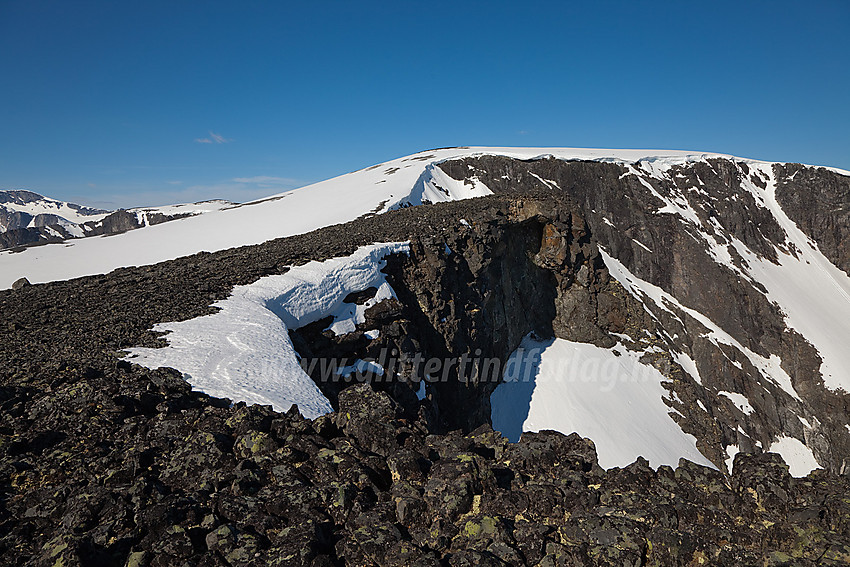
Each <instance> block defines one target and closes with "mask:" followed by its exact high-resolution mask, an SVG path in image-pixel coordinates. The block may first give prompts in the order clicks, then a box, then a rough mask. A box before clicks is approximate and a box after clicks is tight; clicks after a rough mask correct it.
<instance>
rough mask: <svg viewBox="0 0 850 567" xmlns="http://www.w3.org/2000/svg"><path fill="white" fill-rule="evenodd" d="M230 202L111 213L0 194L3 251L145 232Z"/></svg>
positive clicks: (31, 195)
mask: <svg viewBox="0 0 850 567" xmlns="http://www.w3.org/2000/svg"><path fill="white" fill-rule="evenodd" d="M233 205H234V203H231V202H229V201H222V200H214V201H204V202H202V203H191V204H182V205H167V206H163V207H139V208H135V209H127V210H125V209H119V210H117V211H107V210H102V209H93V208H90V207H83V206H81V205H76V204H74V203H67V202H64V201H57V200H56V199H51V198H49V197H44V196H42V195H39V194H38V193H34V192H32V191H25V190H6V191H3V190H0V250H4V249H9V248H15V247H18V246H24V245H31V244H35V243H39V244H42V243H48V242H52V243H56V242H62V241H64V240H66V239H70V238H83V237H86V236H102V235H105V234H115V233H118V232H125V231H127V230H133V229H136V228H144V227H146V226H151V225H155V224H159V223H163V222H166V221H169V220H174V219H178V218H185V217H187V216H194V215H198V214H203V213H206V212H210V211H216V210H219V209H221V208H224V207H229V206H233Z"/></svg>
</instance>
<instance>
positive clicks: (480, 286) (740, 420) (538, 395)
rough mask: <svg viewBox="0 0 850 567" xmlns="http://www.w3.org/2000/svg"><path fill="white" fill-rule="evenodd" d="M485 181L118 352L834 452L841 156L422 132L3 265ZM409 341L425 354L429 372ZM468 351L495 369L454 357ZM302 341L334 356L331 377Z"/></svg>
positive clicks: (232, 377) (651, 442) (724, 443)
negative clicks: (385, 152) (402, 152)
mask: <svg viewBox="0 0 850 567" xmlns="http://www.w3.org/2000/svg"><path fill="white" fill-rule="evenodd" d="M474 197H484V199H481V200H476V201H475V203H479V204H478V205H476V207H478V208H472V209H469V210H468V211H469V212H468V214H465V213H462V212H460V213H459V211H465V210H467V209H463V208H460V207H461V205H460V204H458V205H457V206H456V207H455V206H448V205H446V206H444V207H443V208H440V207H439V206H437V207H423V208H422V211H423V213H422V214H423V215H426V212H425V211H428V212H427V216H426V217H423V218H424V219H425V220H423V221H421V222H425V223H428V224H427V227H424V226H421V225H416V226H415V227H414V226H413V225H411V226H410V227H409V229H408V227H407V226H406V225H404V224H403V223H404V222H407V221H403V220H399V221H398V222H399V223H402V224H401V225H400V226H396V227H394V228H393V229H392V231H390V232H392V234H393V235H394V236H395V237H394V238H393V240H392V241H389V240H382V239H381V237H380V235H379V233H378V232H376V233H375V235H374V237H373V238H374V240H375V241H378V243H377V244H374V245H371V246H367V247H362V248H360V249H358V250H356V251H354V250H351V251H349V252H348V253H346V254H342V255H337V256H336V257H334V258H327V257H323V255H322V254H320V253H318V252H316V253H315V254H314V256H313V258H312V259H315V260H316V261H314V262H311V263H308V264H306V265H303V266H296V267H292V268H291V269H289V270H288V271H287V272H286V273H285V274H283V275H269V276H267V277H265V278H261V279H259V280H257V281H256V282H254V283H248V284H246V285H244V286H240V287H237V288H235V289H234V290H233V293H232V296H231V297H230V298H229V299H226V300H223V301H219V302H218V303H217V304H216V306H217V307H218V308H219V309H220V310H219V312H218V313H216V314H213V315H208V316H205V317H201V318H197V319H189V320H186V321H181V322H167V321H162V322H161V324H160V325H158V326H157V327H156V330H157V331H166V332H169V333H170V334H168V335H167V337H166V340H167V341H168V343H169V345H170V346H168V347H166V348H150V347H146V348H135V349H132V352H131V358H130V359H129V360H131V361H133V362H136V363H139V364H143V365H146V366H149V367H152V368H156V367H159V366H171V367H174V368H177V369H178V370H180V371H181V372H183V373H184V374H185V375H186V376H187V377H188V379H189V381H190V382H191V383H192V384H193V385H194V386H195V387H197V388H200V389H202V390H203V391H205V392H207V393H210V394H212V395H218V396H226V397H230V398H232V399H237V400H244V401H248V402H252V403H263V404H271V405H273V406H274V407H275V408H276V409H279V410H286V409H287V408H288V407H289V406H290V405H291V404H293V403H294V404H298V406H299V408H300V409H301V411H302V413H305V415H309V416H316V415H319V414H321V413H323V412H326V411H328V410H330V409H331V408H332V407H335V405H336V403H337V395H338V394H339V391H340V389H341V388H342V387H344V386H345V385H346V384H347V382H346V378H353V377H361V378H362V377H363V376H372V377H373V378H375V377H378V378H379V379H377V380H376V381H377V382H378V383H380V384H383V385H382V386H378V387H380V388H382V389H385V390H387V391H388V392H390V393H391V394H392V395H393V397H394V398H395V399H396V400H397V401H398V402H399V403H400V404H402V405H404V406H405V407H406V408H408V409H409V410H410V411H412V412H413V413H416V412H417V411H420V410H421V411H424V412H425V413H426V414H428V415H429V416H430V419H432V420H433V422H434V423H435V424H437V425H435V427H440V426H442V427H447V428H451V427H461V428H472V427H474V426H475V425H477V424H479V423H480V422H481V421H482V420H484V421H486V420H489V419H492V422H493V424H494V426H495V427H496V428H497V429H500V430H501V431H503V432H504V433H505V434H506V435H508V436H509V437H513V438H516V437H517V436H518V435H519V433H521V432H522V431H536V430H541V429H555V430H559V431H563V432H565V433H570V432H572V431H577V432H578V433H579V434H581V435H583V436H586V437H590V438H591V439H593V440H594V441H595V442H596V445H597V450H598V452H599V459H600V463H601V464H602V465H603V466H605V467H612V466H624V465H626V464H628V463H630V462H632V461H634V459H635V458H636V457H638V456H644V457H646V458H647V459H648V460H649V461H650V463H651V464H652V465H653V466H659V465H662V464H672V465H675V464H676V463H677V462H678V460H679V459H680V458H683V457H684V458H687V459H689V460H692V461H695V462H698V463H701V464H704V465H707V466H712V467H715V468H718V469H721V470H724V471H727V472H728V471H729V469H730V468H731V465H732V462H733V460H734V456H735V455H736V454H737V453H738V452H739V451H743V452H760V451H774V452H778V453H780V454H781V455H782V456H783V458H785V460H786V461H787V462H788V463H789V465H790V466H791V470H792V473H794V474H795V475H805V474H807V473H808V472H809V471H811V470H812V469H814V468H817V467H822V468H828V469H831V470H835V471H838V470H839V469H841V468H842V467H843V466H845V461H844V460H845V458H846V457H847V456H848V455H850V420H848V412H847V407H848V405H847V404H848V401H850V398H848V394H847V392H848V391H850V350H848V349H847V348H846V346H845V343H846V340H847V337H848V336H850V277H848V275H847V271H848V269H850V248H848V244H847V243H848V242H850V216H849V215H848V214H847V212H846V211H847V208H846V207H847V205H848V202H850V173H848V172H845V171H841V170H834V169H828V168H818V167H809V166H803V165H799V164H774V163H766V162H760V161H755V160H748V159H742V158H736V157H732V156H726V155H718V154H703V153H697V152H669V151H642V150H581V149H541V148H521V149H511V148H451V149H441V150H433V151H429V152H423V153H420V154H415V155H413V156H408V157H404V158H399V159H397V160H393V161H391V162H387V163H384V164H380V165H376V166H372V167H369V168H366V169H363V170H360V171H357V172H353V173H350V174H347V175H344V176H341V177H338V178H335V179H331V180H328V181H325V182H322V183H318V184H315V185H312V186H308V187H304V188H301V189H298V190H295V191H290V192H287V193H284V194H281V195H277V196H273V197H270V198H268V199H263V200H260V201H256V202H253V203H246V204H244V205H239V206H232V207H222V208H220V209H219V210H215V211H211V212H208V213H206V214H203V215H197V216H190V217H187V218H182V219H179V220H175V221H173V222H169V223H165V224H159V225H156V226H151V227H149V228H146V229H145V230H140V231H131V232H126V233H123V234H118V235H115V236H112V237H110V238H92V239H81V240H77V241H73V242H69V243H65V244H64V245H61V246H59V245H46V246H41V247H36V248H31V249H26V250H25V251H24V252H23V253H15V254H11V253H8V252H4V253H0V277H2V281H0V285H2V286H4V287H8V286H9V285H11V283H12V282H13V281H15V280H16V279H18V278H20V277H27V278H28V279H29V281H31V282H33V283H37V282H48V281H54V280H64V279H69V278H74V277H79V276H85V275H93V274H103V273H107V272H109V271H111V270H114V269H116V268H119V267H124V266H141V265H152V264H156V263H158V262H164V261H167V260H171V259H174V258H180V257H184V256H188V255H191V254H195V253H198V252H202V251H206V252H215V251H220V250H225V249H230V248H236V247H243V246H248V245H257V244H261V243H264V242H268V241H270V240H272V239H276V238H283V237H292V236H294V235H300V234H304V233H307V232H310V231H314V230H319V229H322V228H323V227H329V226H331V225H337V224H339V223H345V222H349V221H353V223H352V224H351V228H350V229H349V230H351V231H354V233H356V234H366V235H369V234H371V233H370V232H369V231H370V230H373V229H372V228H369V227H372V226H373V225H374V223H376V222H378V221H377V220H376V218H377V217H381V218H382V219H384V220H381V222H382V223H393V222H394V219H402V217H400V216H398V215H400V214H401V213H406V211H400V209H407V208H410V207H413V208H414V209H415V208H418V207H419V206H420V205H423V204H428V203H432V204H433V203H446V202H450V201H462V200H464V199H469V198H474ZM488 199H489V200H488ZM470 206H471V205H470ZM452 207H454V208H452ZM392 211H397V212H396V213H393V212H392ZM411 214H412V213H411ZM394 215H395V216H394ZM461 215H462V216H461ZM405 218H406V217H405ZM369 223H372V224H369ZM374 226H384V225H383V224H379V225H374ZM428 227H433V228H428ZM406 230H409V233H410V234H409V235H406V233H405V231H406ZM364 231H365V232H364ZM317 234H318V233H317ZM360 238H362V236H361V237H360ZM367 238H368V236H367ZM352 252H353V253H352ZM305 254H306V256H305V258H307V259H311V256H310V254H311V253H310V251H305ZM199 261H200V260H199ZM209 261H212V260H209ZM382 352H383V353H392V352H395V353H396V354H395V355H391V356H389V359H387V357H384V359H382V358H381V353H382ZM417 355H418V356H419V357H420V359H421V361H424V360H430V359H434V360H437V363H436V365H435V366H434V367H433V368H432V369H431V370H427V369H426V368H424V367H423V366H422V365H421V364H418V365H417V364H414V362H415V358H414V357H416V356H417ZM463 357H466V359H467V360H468V361H469V367H468V368H470V369H471V368H473V367H475V368H479V367H480V365H481V364H484V363H488V362H489V363H493V364H496V365H497V366H498V369H499V372H498V376H496V379H483V378H481V377H480V376H478V375H476V376H475V377H474V378H470V376H465V375H464V373H463V370H462V368H461V361H462V360H463ZM311 360H312V361H328V360H332V361H334V364H337V363H341V362H342V361H345V364H337V366H334V369H333V371H332V373H331V374H330V375H328V373H327V369H326V368H320V367H319V366H316V365H314V366H309V364H308V365H307V366H305V364H304V361H308V362H309V361H311ZM451 360H453V361H454V362H453V363H451V364H448V363H447V361H451ZM440 361H442V362H440ZM423 364H424V363H423ZM476 364H478V365H479V366H475V365H476ZM323 372H324V376H323V375H322V373H323ZM490 378H492V376H491V377H490ZM417 408H419V409H417ZM440 424H442V425H440Z"/></svg>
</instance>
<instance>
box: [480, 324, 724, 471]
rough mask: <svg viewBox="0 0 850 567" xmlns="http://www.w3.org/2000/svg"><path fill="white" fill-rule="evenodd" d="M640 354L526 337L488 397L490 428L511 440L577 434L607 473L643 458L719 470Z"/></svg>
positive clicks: (655, 464) (653, 463)
mask: <svg viewBox="0 0 850 567" xmlns="http://www.w3.org/2000/svg"><path fill="white" fill-rule="evenodd" d="M614 351H617V352H618V353H619V355H617V354H615V352H614ZM642 354H643V353H637V352H633V351H629V350H626V349H624V348H617V347H615V348H614V349H603V348H600V347H597V346H594V345H591V344H585V343H575V342H571V341H566V340H563V339H554V340H549V341H537V340H534V339H532V338H531V337H526V339H525V340H524V341H523V343H522V345H521V346H520V348H519V349H517V351H516V352H514V354H513V356H512V357H511V360H512V361H513V362H508V363H507V364H506V368H507V369H506V372H505V375H504V376H503V378H504V380H505V381H504V382H503V383H502V384H500V385H499V386H497V387H496V390H495V391H494V392H493V394H492V395H491V396H490V405H491V408H492V419H493V428H494V429H496V430H498V431H501V432H503V433H504V434H505V435H506V436H507V437H508V438H509V439H511V441H517V440H518V437H519V433H521V432H522V431H541V430H544V429H551V430H555V431H560V432H562V433H565V434H569V433H573V432H576V433H578V434H579V435H581V436H582V437H589V438H591V439H593V442H594V443H595V444H596V451H597V453H598V455H599V465H600V466H601V467H603V468H606V469H607V468H611V467H623V466H626V465H628V464H630V463H633V462H634V461H635V459H637V458H638V457H640V456H643V457H644V458H645V459H646V460H648V461H649V464H650V465H651V466H652V467H654V468H657V467H659V466H660V465H670V466H673V467H675V466H676V465H677V464H678V463H679V459H681V458H685V459H688V460H690V461H693V462H695V463H699V464H701V465H705V466H707V467H711V468H716V467H715V466H714V465H713V464H712V463H711V461H709V460H708V459H706V458H705V457H704V456H703V455H702V453H700V452H699V450H698V449H697V448H696V438H695V437H693V436H692V435H688V434H687V433H685V432H683V431H682V430H681V428H680V427H679V425H678V424H677V423H676V422H675V421H674V420H673V418H672V417H670V412H671V409H670V408H669V407H667V406H666V405H665V404H664V402H663V400H662V397H663V396H665V395H667V394H668V392H667V390H665V389H664V388H663V387H662V386H661V383H662V382H664V381H665V380H667V379H666V378H665V377H664V376H663V375H662V374H661V373H660V372H659V371H658V370H657V369H655V368H653V367H652V366H649V365H646V364H642V363H641V362H640V360H639V358H640V357H641V355H642Z"/></svg>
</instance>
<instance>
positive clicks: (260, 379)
mask: <svg viewBox="0 0 850 567" xmlns="http://www.w3.org/2000/svg"><path fill="white" fill-rule="evenodd" d="M407 251H408V245H407V244H405V243H389V244H375V245H373V246H364V247H361V248H359V249H358V250H357V251H356V252H355V253H354V254H352V255H351V256H347V257H344V258H332V259H330V260H325V261H324V262H309V263H307V264H304V265H303V266H295V267H292V268H291V269H290V270H289V271H288V272H287V273H285V274H282V275H277V276H266V277H264V278H261V279H259V280H257V281H256V282H254V283H253V284H250V285H244V286H237V287H236V288H234V290H233V294H232V295H231V296H230V297H228V298H227V299H225V300H223V301H219V302H217V303H215V306H216V307H218V308H219V309H220V311H219V312H218V313H215V314H213V315H206V316H203V317H197V318H195V319H189V320H187V321H181V322H176V323H162V324H159V325H157V326H156V327H154V329H155V330H157V331H163V332H167V333H168V335H166V340H167V341H168V343H169V346H167V347H165V348H134V349H129V355H128V357H127V360H129V361H131V362H134V363H136V364H140V365H142V366H145V367H148V368H160V367H162V366H168V367H171V368H176V369H177V370H179V371H180V372H182V373H183V376H184V378H185V379H186V381H187V382H189V383H190V384H191V385H192V387H193V388H195V389H196V390H200V391H202V392H206V393H207V394H209V395H211V396H216V397H222V398H230V399H232V400H234V401H244V402H247V403H249V404H264V405H271V406H273V407H274V409H276V410H277V411H287V410H288V409H289V408H290V406H291V405H292V404H298V409H299V410H300V412H301V414H302V415H304V417H309V418H315V417H318V416H320V415H323V414H325V413H329V412H331V411H333V410H332V408H331V404H330V402H329V401H328V400H327V398H325V396H324V395H323V394H322V392H321V391H320V390H319V388H318V386H316V384H315V382H313V380H312V379H311V378H310V376H308V375H307V373H306V372H304V370H303V369H302V368H301V365H300V363H299V358H298V355H297V353H296V352H295V348H294V347H293V346H292V341H291V340H290V338H289V329H297V328H298V327H301V326H303V325H306V324H308V323H312V322H314V321H318V320H319V319H322V318H324V317H327V316H328V315H334V323H333V326H334V328H335V329H336V328H337V325H340V324H341V325H342V327H341V328H342V329H345V328H348V326H349V325H353V324H354V322H355V321H356V319H357V313H356V312H355V313H352V312H351V311H349V308H348V304H345V303H343V299H344V298H345V297H346V296H347V295H348V294H349V293H352V292H355V291H361V290H364V289H366V288H368V287H370V286H375V287H377V288H379V289H383V290H384V297H391V296H392V289H391V288H390V287H389V284H388V283H387V282H386V280H385V279H384V274H383V273H381V268H383V267H384V266H385V265H386V262H385V261H384V260H383V259H384V257H385V256H388V255H390V254H406V253H407ZM358 307H359V306H358ZM360 322H362V321H360Z"/></svg>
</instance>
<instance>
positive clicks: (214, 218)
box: [0, 148, 715, 288]
mask: <svg viewBox="0 0 850 567" xmlns="http://www.w3.org/2000/svg"><path fill="white" fill-rule="evenodd" d="M481 154H484V155H503V156H510V157H513V158H517V159H534V158H538V157H545V156H550V155H553V156H556V157H557V158H559V159H564V160H576V159H579V160H581V159H591V160H600V161H615V162H623V163H628V162H633V161H636V160H640V159H642V158H647V157H649V158H660V157H661V156H665V159H672V160H675V161H691V160H699V159H703V158H705V157H708V156H711V155H715V154H698V153H694V152H671V151H657V150H656V151H653V150H586V149H577V148H563V149H553V148H447V149H441V150H433V151H428V152H421V153H419V154H414V155H412V156H407V157H403V158H399V159H396V160H392V161H389V162H386V163H384V164H379V165H374V166H371V167H368V168H366V169H363V170H360V171H356V172H353V173H349V174H347V175H343V176H340V177H337V178H334V179H330V180H328V181H323V182H320V183H316V184H314V185H310V186H307V187H302V188H300V189H296V190H293V191H288V192H286V193H281V194H279V195H275V196H272V197H268V198H266V199H262V200H259V201H254V202H252V203H245V204H243V205H239V206H235V207H229V208H225V209H223V210H220V211H216V212H215V214H212V215H209V214H207V215H201V216H196V217H190V218H186V219H180V221H179V222H178V223H177V224H173V223H168V224H163V225H161V226H160V225H157V226H156V227H150V229H148V230H146V231H144V232H142V233H140V232H128V233H126V234H121V235H118V236H117V237H115V238H109V239H93V240H81V241H74V242H71V243H69V244H70V246H63V247H57V246H48V247H39V248H33V249H30V250H26V256H23V255H17V254H11V253H9V252H0V288H8V287H9V286H11V284H12V283H13V282H14V281H15V280H17V279H18V278H20V277H26V278H27V279H29V280H30V281H31V282H33V283H37V282H46V281H54V280H59V279H69V278H73V277H79V276H84V275H93V274H99V273H106V272H108V271H110V270H113V269H115V268H120V267H124V266H139V265H148V264H154V263H157V262H163V261H165V260H170V259H174V258H179V257H180V256H185V255H188V254H194V253H196V252H201V251H206V252H214V251H217V250H225V249H227V248H233V247H236V246H247V245H251V244H259V243H261V242H265V241H267V240H270V239H272V238H280V237H285V236H291V235H294V234H301V233H304V232H308V231H310V230H314V229H317V228H320V227H323V226H329V225H332V224H336V223H340V222H346V221H349V220H353V219H355V218H358V217H361V216H365V215H369V214H374V213H380V212H382V211H387V210H391V209H394V208H398V207H404V206H410V205H417V204H421V203H422V202H441V201H447V200H454V199H458V198H468V197H476V196H481V195H486V194H488V192H489V190H488V189H487V188H486V186H484V187H482V186H481V185H480V184H479V183H478V182H477V181H476V180H475V179H474V176H469V177H467V178H465V179H464V182H462V183H461V182H458V181H455V180H453V179H452V178H451V177H448V176H446V175H445V174H444V173H443V171H442V170H441V169H440V168H439V167H436V165H437V164H439V163H441V162H443V161H445V160H450V159H456V158H461V157H466V156H475V155H481Z"/></svg>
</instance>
